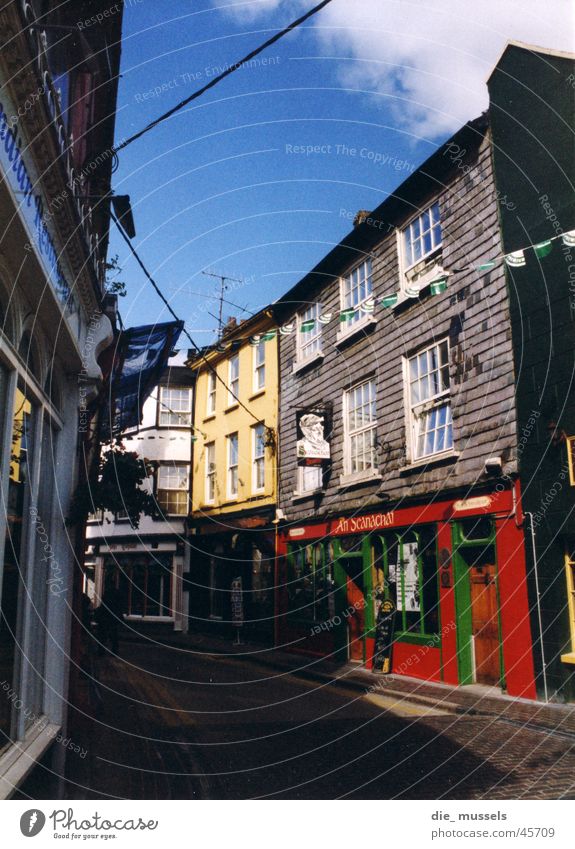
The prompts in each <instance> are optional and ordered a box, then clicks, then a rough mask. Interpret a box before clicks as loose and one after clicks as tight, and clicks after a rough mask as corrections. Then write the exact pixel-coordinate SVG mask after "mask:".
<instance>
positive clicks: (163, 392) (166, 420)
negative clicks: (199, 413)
mask: <svg viewBox="0 0 575 849" xmlns="http://www.w3.org/2000/svg"><path fill="white" fill-rule="evenodd" d="M191 423H192V390H191V389H172V388H168V387H166V386H162V387H161V388H160V416H159V424H160V427H189V426H190V425H191Z"/></svg>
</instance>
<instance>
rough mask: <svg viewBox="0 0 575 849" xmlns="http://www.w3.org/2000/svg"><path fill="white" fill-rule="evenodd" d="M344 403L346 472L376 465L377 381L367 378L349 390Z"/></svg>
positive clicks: (353, 472)
mask: <svg viewBox="0 0 575 849" xmlns="http://www.w3.org/2000/svg"><path fill="white" fill-rule="evenodd" d="M343 404H344V432H345V449H344V472H345V474H348V475H353V474H357V473H360V472H369V471H370V470H375V469H376V468H377V463H376V456H375V437H376V433H377V415H376V402H375V380H366V381H365V382H364V383H360V384H358V385H357V386H354V387H353V388H352V389H349V390H348V391H347V392H346V393H345V395H344V399H343Z"/></svg>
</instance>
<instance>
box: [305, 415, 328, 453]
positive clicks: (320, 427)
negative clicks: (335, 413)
mask: <svg viewBox="0 0 575 849" xmlns="http://www.w3.org/2000/svg"><path fill="white" fill-rule="evenodd" d="M297 427H298V437H299V438H298V441H297V456H298V460H304V461H305V460H315V461H320V462H321V461H322V460H329V458H330V456H331V452H330V445H329V442H328V441H327V439H326V438H325V417H324V416H323V415H322V414H320V413H316V412H306V413H300V414H299V415H298V419H297Z"/></svg>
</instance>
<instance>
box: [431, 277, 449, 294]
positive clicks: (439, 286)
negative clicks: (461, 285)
mask: <svg viewBox="0 0 575 849" xmlns="http://www.w3.org/2000/svg"><path fill="white" fill-rule="evenodd" d="M446 289H447V278H446V277H441V278H439V279H438V280H433V282H432V283H431V285H430V291H431V294H432V295H441V293H442V292H445V290H446Z"/></svg>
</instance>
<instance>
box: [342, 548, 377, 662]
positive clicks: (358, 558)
mask: <svg viewBox="0 0 575 849" xmlns="http://www.w3.org/2000/svg"><path fill="white" fill-rule="evenodd" d="M335 544H336V547H337V564H338V567H339V570H341V572H340V577H339V579H338V583H339V584H340V585H343V586H344V588H345V608H344V619H345V622H346V623H347V644H348V658H349V660H353V661H357V662H358V663H364V662H365V661H366V660H367V652H366V635H367V631H368V630H369V626H370V625H371V623H370V622H369V623H368V622H367V619H368V618H369V611H368V610H367V598H368V593H369V589H370V587H369V586H367V582H370V579H371V575H370V573H369V568H370V565H371V559H370V556H369V552H370V544H369V538H368V537H363V538H362V537H342V538H341V539H339V540H337V541H336V543H335Z"/></svg>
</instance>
